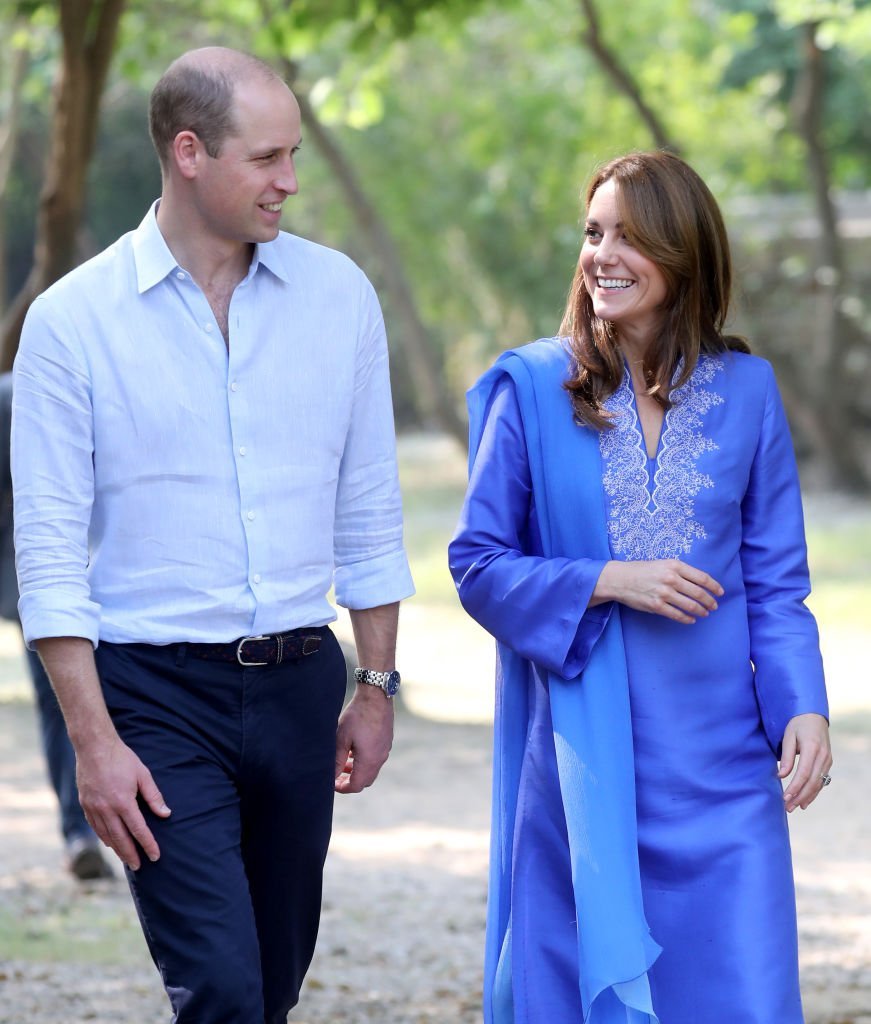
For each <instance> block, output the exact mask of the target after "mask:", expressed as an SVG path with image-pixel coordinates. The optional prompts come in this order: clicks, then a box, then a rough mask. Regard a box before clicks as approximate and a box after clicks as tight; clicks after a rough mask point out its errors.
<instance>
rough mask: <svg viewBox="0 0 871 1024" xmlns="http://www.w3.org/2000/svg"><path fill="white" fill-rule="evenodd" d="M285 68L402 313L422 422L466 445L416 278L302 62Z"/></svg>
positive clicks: (399, 335) (401, 337)
mask: <svg viewBox="0 0 871 1024" xmlns="http://www.w3.org/2000/svg"><path fill="white" fill-rule="evenodd" d="M282 71H283V73H284V75H285V77H286V79H287V81H288V82H289V83H291V84H292V85H293V90H294V95H295V96H296V99H297V102H298V103H299V109H300V113H301V115H302V122H303V124H304V125H305V128H306V131H307V133H308V137H309V138H310V139H312V141H313V142H314V144H315V146H317V148H318V151H319V152H320V153H321V155H322V156H323V158H324V159H325V160H326V161H327V164H328V165H329V167H330V169H331V170H332V172H333V175H334V176H335V178H336V181H337V182H338V184H339V187H340V188H341V190H342V192H343V193H344V195H345V199H346V201H347V203H348V206H349V207H350V209H351V212H352V213H353V215H354V218H355V220H356V221H357V226H358V228H359V229H360V232H361V234H362V235H363V237H364V238H365V240H366V244H367V246H368V248H369V250H370V251H371V252H372V253H373V254H374V256H375V258H376V259H377V260H378V263H379V265H380V267H381V272H382V274H383V275H384V282H385V286H386V288H387V289H388V291H389V293H390V296H391V299H392V302H393V305H394V306H395V307H396V309H397V310H398V312H399V314H400V316H401V317H402V321H403V327H402V329H400V330H399V331H397V332H395V333H394V334H393V335H392V336H393V337H394V339H395V340H396V342H397V344H398V345H399V347H400V351H401V352H402V354H403V356H404V357H405V362H406V365H407V367H408V373H409V377H410V378H411V383H412V387H413V391H414V395H413V398H414V404H415V408H416V410H417V413H418V416H419V418H420V420H421V422H422V423H424V424H429V425H434V426H438V427H440V428H441V429H442V430H444V431H446V432H447V433H449V434H451V435H452V436H453V437H455V438H457V440H458V441H459V442H460V443H461V444H462V445H463V446H464V447H465V446H466V445H468V428H467V427H466V424H465V422H464V421H463V420H462V418H461V417H460V416H459V414H458V413H457V408H456V403H455V402H454V399H453V396H452V395H451V394H450V391H449V389H448V387H447V384H446V383H445V378H444V372H443V371H442V368H441V366H440V361H439V359H438V358H437V356H436V347H435V343H434V342H433V340H432V337H431V336H430V333H429V331H428V330H427V328H426V325H425V324H424V323H423V320H422V319H421V316H420V313H419V312H418V308H417V303H416V302H415V299H414V293H413V291H412V288H411V283H410V282H409V280H408V277H407V276H406V274H405V271H404V269H403V267H402V259H401V257H400V255H399V252H398V251H397V249H396V244H395V242H394V241H393V237H392V235H391V233H390V229H389V228H388V226H387V224H386V223H385V222H384V219H383V217H382V216H381V215H380V213H379V212H378V210H377V209H376V208H375V205H374V204H373V203H372V201H371V200H370V199H369V197H368V196H367V195H366V193H365V191H364V190H363V187H362V185H361V184H360V181H359V179H358V177H357V174H356V173H355V171H354V168H353V167H352V166H351V163H350V161H349V160H348V158H347V157H346V156H345V154H344V152H343V151H342V149H341V147H340V146H339V144H338V142H337V140H336V139H335V138H334V137H333V135H332V134H331V133H330V132H329V131H328V130H327V129H326V127H325V126H324V125H323V124H322V123H321V122H320V120H319V119H318V116H317V114H316V113H315V111H314V108H313V107H312V105H311V102H310V101H309V98H308V96H307V95H306V93H305V92H304V91H303V90H302V89H300V87H299V85H298V83H297V75H298V68H297V65H296V64H295V63H294V62H293V61H292V60H289V59H288V58H282Z"/></svg>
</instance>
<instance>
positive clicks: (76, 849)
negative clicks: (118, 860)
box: [67, 836, 115, 882]
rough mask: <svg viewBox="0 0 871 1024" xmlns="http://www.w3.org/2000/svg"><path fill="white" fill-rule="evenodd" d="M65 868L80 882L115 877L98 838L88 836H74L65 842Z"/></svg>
mask: <svg viewBox="0 0 871 1024" xmlns="http://www.w3.org/2000/svg"><path fill="white" fill-rule="evenodd" d="M67 868H68V869H69V871H70V874H72V875H74V876H75V877H76V878H77V879H78V880H79V881H80V882H90V881H92V880H93V879H96V878H114V877H115V873H114V871H113V870H112V868H111V867H110V866H109V862H108V861H107V860H106V858H105V857H104V856H103V851H102V850H101V849H100V845H99V842H98V840H96V839H92V838H91V837H90V836H76V837H75V838H74V839H71V840H70V841H69V842H68V843H67Z"/></svg>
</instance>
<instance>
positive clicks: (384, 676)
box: [354, 668, 401, 700]
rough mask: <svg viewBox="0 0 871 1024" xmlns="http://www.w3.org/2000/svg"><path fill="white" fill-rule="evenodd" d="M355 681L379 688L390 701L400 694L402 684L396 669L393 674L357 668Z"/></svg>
mask: <svg viewBox="0 0 871 1024" xmlns="http://www.w3.org/2000/svg"><path fill="white" fill-rule="evenodd" d="M354 680H355V681H356V682H358V683H365V684H366V685H367V686H377V687H378V688H379V689H381V690H383V691H384V696H385V697H387V699H388V700H389V699H390V698H391V697H394V696H395V695H396V694H397V693H398V692H399V684H400V682H401V680H400V678H399V673H398V672H397V671H396V669H393V671H392V672H376V670H375V669H374V668H355V669H354Z"/></svg>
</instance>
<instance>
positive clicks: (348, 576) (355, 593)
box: [333, 550, 414, 610]
mask: <svg viewBox="0 0 871 1024" xmlns="http://www.w3.org/2000/svg"><path fill="white" fill-rule="evenodd" d="M333 582H334V586H335V590H336V603H337V604H340V605H341V606H342V607H343V608H350V609H352V610H358V609H363V608H378V607H379V606H380V605H383V604H394V603H395V602H397V601H402V600H403V599H404V598H406V597H411V596H412V594H413V593H414V582H413V580H412V578H411V570H410V569H409V568H408V559H407V558H406V556H405V552H404V551H403V550H399V551H391V552H390V554H386V555H379V556H378V557H377V558H370V559H367V560H366V561H363V562H354V563H353V564H352V565H340V566H338V567H337V568H336V572H335V577H334V581H333Z"/></svg>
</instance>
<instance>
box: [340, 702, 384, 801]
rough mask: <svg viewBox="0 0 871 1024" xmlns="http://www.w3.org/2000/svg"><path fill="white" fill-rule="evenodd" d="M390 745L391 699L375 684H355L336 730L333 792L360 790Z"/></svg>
mask: <svg viewBox="0 0 871 1024" xmlns="http://www.w3.org/2000/svg"><path fill="white" fill-rule="evenodd" d="M392 745H393V701H392V700H389V699H388V698H387V697H386V696H385V694H384V692H383V691H382V690H380V689H379V688H378V687H376V686H367V685H366V684H364V683H358V684H357V691H356V693H355V694H354V696H353V698H352V699H351V702H350V704H348V706H347V707H346V708H345V710H344V711H343V712H342V714H341V715H340V717H339V727H338V729H337V731H336V792H337V793H362V791H363V790H364V789H366V787H367V786H371V785H372V783H373V782H374V781H375V779H376V778H377V777H378V772H379V771H381V766H382V765H383V764H384V762H385V761H386V760H387V757H388V755H389V754H390V748H391V746H392Z"/></svg>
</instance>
